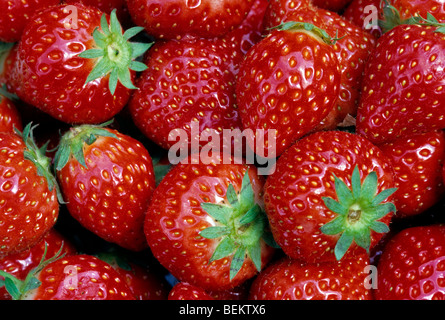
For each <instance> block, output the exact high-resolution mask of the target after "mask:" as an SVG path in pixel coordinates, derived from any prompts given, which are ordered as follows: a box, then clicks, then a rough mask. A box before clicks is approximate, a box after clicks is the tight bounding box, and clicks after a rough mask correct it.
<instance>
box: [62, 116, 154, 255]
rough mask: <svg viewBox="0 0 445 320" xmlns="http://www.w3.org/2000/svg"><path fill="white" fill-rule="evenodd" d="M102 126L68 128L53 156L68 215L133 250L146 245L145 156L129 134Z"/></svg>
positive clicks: (149, 180)
mask: <svg viewBox="0 0 445 320" xmlns="http://www.w3.org/2000/svg"><path fill="white" fill-rule="evenodd" d="M105 125H106V124H103V125H102V126H92V125H82V126H77V127H73V128H72V129H71V130H70V131H69V132H67V133H65V134H64V135H63V137H62V138H61V141H60V145H59V148H58V150H57V153H56V156H55V160H54V162H55V168H56V171H57V177H58V180H59V182H60V188H61V191H62V193H63V196H64V199H65V201H66V202H67V203H66V206H67V208H68V211H69V212H70V214H71V215H72V216H73V217H74V218H75V219H76V220H77V221H79V222H80V224H81V225H83V226H84V227H85V228H86V229H88V230H90V231H91V232H93V233H95V234H96V235H98V236H99V237H101V238H103V239H105V240H107V241H109V242H113V243H116V244H118V245H120V246H121V247H124V248H127V249H130V250H135V251H139V250H142V249H144V248H146V247H147V243H146V241H145V235H144V232H143V222H144V216H145V210H146V209H147V206H148V202H149V201H150V198H151V195H152V192H153V189H154V187H155V177H154V173H153V165H152V162H151V157H150V155H149V153H148V151H147V149H145V147H144V146H143V145H142V144H141V143H140V142H139V141H137V140H135V139H134V138H132V137H130V136H127V135H124V134H122V133H120V132H118V131H116V130H112V129H108V128H105V127H104V126H105Z"/></svg>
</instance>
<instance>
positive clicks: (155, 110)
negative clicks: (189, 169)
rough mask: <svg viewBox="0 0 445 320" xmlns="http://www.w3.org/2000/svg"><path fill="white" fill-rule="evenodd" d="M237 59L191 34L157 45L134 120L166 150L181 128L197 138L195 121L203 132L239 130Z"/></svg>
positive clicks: (135, 97)
mask: <svg viewBox="0 0 445 320" xmlns="http://www.w3.org/2000/svg"><path fill="white" fill-rule="evenodd" d="M231 63H232V60H231V58H230V57H229V52H228V51H222V48H221V46H220V45H219V43H217V42H215V41H213V40H208V39H198V38H190V37H187V38H183V39H181V40H170V41H167V42H158V43H156V44H155V45H154V46H153V47H152V48H151V50H150V51H149V53H148V55H147V65H148V69H147V70H146V71H144V72H143V73H142V75H141V77H140V78H139V79H138V83H137V84H138V87H139V89H138V90H137V91H135V93H134V95H133V97H132V99H131V101H130V104H129V110H130V113H131V116H132V118H133V121H134V123H135V124H136V126H137V127H138V128H139V129H140V130H141V131H142V133H144V134H145V135H146V136H147V137H148V138H150V139H151V140H152V141H154V142H155V143H157V144H158V145H160V146H161V147H163V148H165V149H168V148H170V147H171V146H172V145H174V144H176V140H175V141H172V140H170V141H169V139H170V137H169V134H170V132H171V131H172V130H175V129H183V130H185V132H187V134H188V135H189V141H191V139H192V138H193V139H194V138H195V137H194V134H193V132H192V129H191V126H192V125H193V124H196V126H197V131H198V132H197V133H198V134H201V133H202V132H203V131H208V133H209V134H214V133H215V134H220V133H222V130H223V129H234V128H239V127H240V126H241V123H240V119H239V115H238V110H237V108H236V101H235V97H234V94H235V88H234V84H235V76H234V74H233V72H232V70H233V66H232V65H231ZM192 135H193V137H192Z"/></svg>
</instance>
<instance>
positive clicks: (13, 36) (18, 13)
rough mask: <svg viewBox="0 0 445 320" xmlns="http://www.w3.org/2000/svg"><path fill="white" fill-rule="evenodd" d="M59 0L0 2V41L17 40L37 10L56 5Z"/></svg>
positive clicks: (11, 0)
mask: <svg viewBox="0 0 445 320" xmlns="http://www.w3.org/2000/svg"><path fill="white" fill-rule="evenodd" d="M59 3H60V0H26V1H22V0H8V1H1V2H0V41H3V42H17V41H19V40H20V37H21V35H22V32H23V29H24V28H25V26H26V24H27V23H28V22H29V21H30V20H31V18H32V17H33V15H35V14H36V13H37V12H38V11H40V10H42V9H45V8H48V7H51V6H55V5H58V4H59Z"/></svg>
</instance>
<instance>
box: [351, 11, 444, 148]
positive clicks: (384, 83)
mask: <svg viewBox="0 0 445 320" xmlns="http://www.w3.org/2000/svg"><path fill="white" fill-rule="evenodd" d="M429 18H430V20H429V22H428V23H427V22H420V21H419V20H416V21H417V22H419V24H412V25H408V24H404V25H399V26H396V27H394V28H393V29H391V31H389V32H387V33H385V34H383V35H382V36H381V37H380V38H379V39H378V43H377V46H376V48H375V50H374V52H373V54H372V55H371V56H370V57H369V60H368V64H367V67H366V69H365V74H364V77H363V83H362V90H361V92H362V94H361V97H360V102H359V108H358V111H357V132H358V133H359V134H361V135H363V136H365V137H367V138H368V139H369V140H371V141H372V142H373V143H375V144H382V143H386V142H391V141H394V140H396V139H398V138H402V137H408V136H410V135H412V134H413V133H416V132H426V131H430V130H436V129H442V128H445V116H444V112H443V110H444V107H445V105H444V103H445V100H444V93H445V91H444V90H443V88H444V85H445V78H444V77H443V65H444V63H445V62H444V61H445V50H444V49H445V34H444V30H443V28H440V27H439V28H438V27H434V26H432V25H434V24H436V23H435V22H434V18H433V17H429ZM416 21H414V23H417V22H416ZM426 24H431V26H427V25H426Z"/></svg>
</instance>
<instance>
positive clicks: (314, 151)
mask: <svg viewBox="0 0 445 320" xmlns="http://www.w3.org/2000/svg"><path fill="white" fill-rule="evenodd" d="M393 187H394V177H393V169H392V167H391V165H390V162H389V161H388V159H387V158H386V157H385V156H384V155H383V153H382V152H381V151H380V150H379V149H378V148H377V147H376V146H374V145H373V144H371V143H370V142H369V141H368V140H366V139H364V138H362V137H361V136H358V135H356V134H351V133H347V132H342V131H326V132H317V133H314V134H312V135H309V136H306V137H305V138H303V139H301V140H299V141H298V142H297V143H295V144H294V145H293V146H291V147H290V148H289V149H288V150H287V151H286V152H285V153H284V154H283V155H282V156H281V157H280V158H279V159H278V161H277V164H276V171H275V172H274V173H273V174H271V175H270V176H269V177H268V179H267V181H266V185H265V189H264V190H265V191H264V202H265V208H266V213H267V216H268V218H269V221H270V226H271V230H272V233H273V235H274V238H275V241H276V242H277V243H278V245H279V246H280V247H281V248H282V249H283V251H284V252H285V253H286V254H287V255H288V256H290V257H291V258H294V259H300V260H303V261H306V262H310V263H312V262H318V261H332V260H335V259H337V260H339V259H341V258H342V257H343V256H345V257H353V256H357V255H358V254H361V253H364V252H365V250H366V251H368V252H369V249H371V248H372V247H374V246H375V245H376V244H377V242H378V241H379V239H380V238H381V237H382V233H384V232H387V231H388V224H389V222H390V220H391V217H392V215H393V213H394V212H395V207H394V204H392V203H390V202H388V201H389V200H390V199H389V197H390V195H391V194H392V193H393V192H394V191H395V190H394V189H393ZM351 189H352V190H351Z"/></svg>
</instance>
